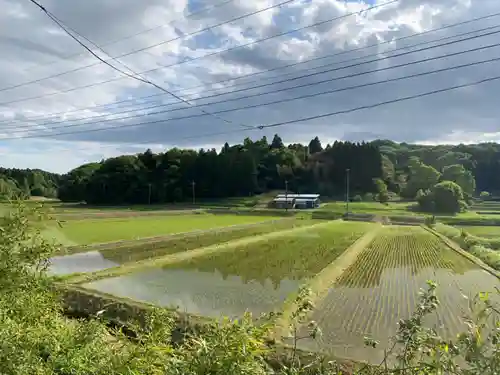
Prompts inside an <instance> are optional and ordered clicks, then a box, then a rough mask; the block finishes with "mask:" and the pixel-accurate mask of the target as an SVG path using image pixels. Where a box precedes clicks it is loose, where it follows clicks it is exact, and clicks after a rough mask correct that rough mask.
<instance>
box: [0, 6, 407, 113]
mask: <svg viewBox="0 0 500 375" xmlns="http://www.w3.org/2000/svg"><path fill="white" fill-rule="evenodd" d="M30 1H31V0H30ZM291 1H295V0H287V1H285V2H283V3H280V4H277V5H273V6H272V7H269V8H275V7H277V6H280V5H283V4H284V3H287V2H291ZM397 1H399V0H390V1H388V2H385V3H382V4H378V5H374V6H371V7H369V8H367V9H364V10H362V11H357V12H352V13H347V14H344V15H342V16H338V17H335V18H331V19H327V20H323V21H320V22H316V23H313V24H311V25H307V26H302V27H299V28H296V29H293V30H288V31H285V32H282V33H279V34H275V35H271V36H268V37H265V38H262V39H257V40H254V41H251V42H248V43H244V44H240V45H237V46H234V47H230V48H227V49H224V50H221V51H216V52H211V53H208V54H206V55H202V56H198V57H193V58H191V59H189V60H182V61H179V62H176V63H173V64H170V65H160V66H159V67H156V68H153V69H149V70H145V71H142V72H139V73H140V74H144V73H151V72H154V71H158V70H162V69H166V68H171V67H174V66H178V65H182V64H186V63H190V62H193V61H197V60H200V59H204V58H207V57H212V56H216V55H220V54H223V53H226V52H231V51H235V50H237V49H240V48H244V47H248V46H251V45H255V44H258V43H261V42H264V41H267V40H271V39H274V38H277V37H281V36H284V35H288V34H291V33H294V32H297V31H302V30H305V29H308V28H311V27H316V26H320V25H323V24H325V23H328V22H333V21H337V20H339V19H343V18H347V17H350V16H353V15H356V14H360V13H363V12H367V11H369V10H372V9H376V8H380V7H382V6H386V5H389V4H392V3H395V2H397ZM261 11H263V10H261ZM252 15H253V14H252ZM246 17H248V15H247V16H246ZM228 22H231V21H228ZM228 22H225V23H224V24H226V23H228ZM212 28H213V27H212ZM188 35H189V34H188ZM150 48H153V47H147V48H143V49H141V50H145V49H150ZM137 52H140V51H139V50H136V51H133V52H129V53H126V54H122V55H119V56H115V57H114V58H120V57H124V56H128V55H131V54H133V53H137ZM98 64H100V62H99V63H94V64H91V65H87V66H84V67H80V68H78V69H73V70H71V71H66V72H63V73H59V74H55V75H52V76H48V77H44V78H40V79H37V80H33V81H29V82H24V83H21V84H18V85H15V86H10V87H5V88H3V89H0V92H1V91H6V90H10V89H13V88H18V87H22V86H26V85H30V84H33V83H39V82H41V81H44V80H47V79H50V78H55V77H59V76H61V75H63V74H67V73H72V72H74V71H78V70H81V69H86V68H89V67H92V66H96V65H98ZM122 79H123V77H118V78H112V79H109V80H106V81H102V82H98V83H95V84H92V85H85V86H79V87H74V88H72V89H68V90H61V91H57V92H54V93H49V94H44V95H38V96H32V97H28V98H24V99H18V100H13V101H9V102H3V103H0V105H7V104H13V103H19V102H24V101H27V100H33V99H39V98H44V97H49V96H53V95H57V94H62V93H67V92H71V91H75V90H79V89H83V88H88V87H92V86H95V85H100V84H104V83H110V82H115V81H119V80H122Z"/></svg>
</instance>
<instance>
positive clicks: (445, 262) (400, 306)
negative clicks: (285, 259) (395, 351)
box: [304, 227, 500, 361]
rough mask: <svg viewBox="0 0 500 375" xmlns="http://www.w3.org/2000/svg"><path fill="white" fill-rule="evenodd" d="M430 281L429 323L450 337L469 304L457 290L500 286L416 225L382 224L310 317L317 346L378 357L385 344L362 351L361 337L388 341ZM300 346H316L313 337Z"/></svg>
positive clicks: (365, 357)
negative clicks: (319, 333)
mask: <svg viewBox="0 0 500 375" xmlns="http://www.w3.org/2000/svg"><path fill="white" fill-rule="evenodd" d="M428 279H431V280H435V281H436V282H437V283H438V285H440V288H439V289H438V296H439V297H440V299H441V302H442V303H441V305H440V307H439V308H438V310H437V312H436V313H435V314H433V315H432V316H430V317H429V318H428V319H427V323H428V324H430V325H433V326H435V327H436V328H437V329H438V331H440V332H441V333H442V334H444V335H445V336H448V337H450V336H453V335H455V334H456V333H457V332H458V331H460V330H461V329H463V326H462V325H463V322H462V320H461V317H462V316H463V314H464V313H465V308H466V307H467V302H466V301H465V300H464V299H463V297H462V296H461V291H460V290H461V289H462V290H463V291H464V293H466V294H467V293H469V292H472V291H474V292H477V291H478V290H479V291H488V290H492V289H493V288H494V287H495V286H498V285H500V283H499V281H498V279H497V278H495V277H493V276H492V275H491V274H488V273H486V272H485V271H484V270H482V269H480V268H478V267H477V265H475V264H474V263H472V262H470V261H469V260H468V259H466V258H464V257H463V256H461V255H460V254H458V253H456V252H454V251H453V250H451V249H449V248H448V247H446V246H445V245H444V244H443V243H441V241H440V240H439V239H438V238H437V237H436V236H434V235H432V234H431V233H429V232H426V231H425V230H424V229H422V228H420V227H387V228H384V229H383V230H382V232H381V234H380V235H379V236H378V237H377V238H375V239H374V240H373V241H372V243H371V244H370V245H369V246H367V248H366V249H365V250H364V251H363V252H362V253H361V254H360V255H359V257H358V258H357V260H356V261H355V262H354V263H353V264H352V265H351V266H350V267H349V268H348V269H347V270H346V271H345V272H344V273H343V274H342V276H341V277H340V278H339V279H338V280H337V281H336V283H335V284H334V285H333V287H332V288H331V291H330V293H329V294H328V295H327V296H326V297H325V299H324V300H323V301H321V303H320V304H319V305H318V308H317V309H316V310H315V311H314V312H313V314H312V315H311V319H313V320H315V321H317V322H318V323H319V324H320V326H321V328H322V329H323V332H324V338H323V341H322V342H320V344H319V348H320V349H322V350H327V351H328V350H331V351H333V353H334V354H335V355H341V356H347V357H348V358H351V359H355V360H356V359H357V360H369V361H370V360H374V361H377V360H380V359H381V356H383V348H382V347H381V348H380V349H379V350H371V351H370V350H369V349H364V345H363V341H364V337H365V336H371V337H374V338H375V339H377V340H380V341H381V342H387V341H388V339H389V338H390V337H392V336H393V335H394V334H395V333H396V330H397V325H396V322H397V321H398V320H399V319H401V318H407V317H409V316H410V314H411V313H412V312H413V311H414V309H415V306H416V303H417V302H418V301H417V298H418V291H419V289H420V288H422V287H425V282H426V281H427V280H428ZM443 324H444V325H445V326H446V327H448V328H447V329H444V328H443V327H442V325H443ZM304 348H305V349H318V347H317V344H316V343H314V342H312V341H311V342H305V343H304ZM346 348H347V349H346ZM349 348H351V349H349ZM357 356H359V357H357Z"/></svg>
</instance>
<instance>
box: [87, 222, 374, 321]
mask: <svg viewBox="0 0 500 375" xmlns="http://www.w3.org/2000/svg"><path fill="white" fill-rule="evenodd" d="M375 225H376V224H370V223H357V222H356V223H354V222H342V221H336V222H329V223H328V222H327V223H323V224H319V225H316V226H312V227H304V228H299V229H298V230H296V231H293V232H290V231H289V232H286V234H284V235H282V236H276V237H274V238H272V239H267V240H265V241H260V242H252V243H249V244H247V245H242V246H239V247H236V248H234V249H232V250H231V251H229V252H222V253H217V252H216V253H213V254H210V255H208V256H203V257H197V258H193V259H190V260H186V261H183V262H179V263H174V264H170V265H168V266H166V267H164V268H157V269H154V270H148V271H145V272H140V271H139V272H136V273H132V274H129V275H125V276H119V277H113V278H107V279H102V280H98V281H95V282H90V283H87V284H84V285H83V286H84V287H86V288H89V289H93V290H97V291H100V292H105V293H109V294H113V295H116V296H119V297H127V298H131V299H134V300H138V301H142V302H150V303H155V304H159V305H162V306H167V307H179V308H180V310H181V311H186V312H188V313H191V314H196V315H203V316H209V317H220V316H222V315H226V316H230V317H239V316H241V315H242V314H243V313H244V312H245V311H250V312H252V313H253V314H254V315H259V314H261V313H264V312H269V311H272V310H275V309H279V308H281V305H282V303H283V302H284V301H285V300H286V299H287V297H289V296H290V295H291V294H292V293H293V292H295V291H296V290H297V289H298V287H299V286H300V285H301V284H302V283H303V282H304V281H305V280H306V279H307V278H310V277H313V276H315V275H316V274H317V273H318V272H319V271H321V270H322V269H323V268H324V267H325V266H327V265H328V264H330V263H331V262H332V261H334V260H335V259H336V258H337V257H338V256H339V255H340V254H342V253H343V252H344V250H345V249H346V248H348V247H349V246H350V245H351V244H352V243H353V242H355V241H356V240H357V239H358V238H360V237H361V236H362V235H363V234H364V233H366V232H367V231H368V230H370V229H372V228H374V226H375Z"/></svg>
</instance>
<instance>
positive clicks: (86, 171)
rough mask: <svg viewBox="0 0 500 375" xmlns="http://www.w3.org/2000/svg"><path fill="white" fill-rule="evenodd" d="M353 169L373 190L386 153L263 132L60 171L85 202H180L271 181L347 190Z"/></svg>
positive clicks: (64, 194)
mask: <svg viewBox="0 0 500 375" xmlns="http://www.w3.org/2000/svg"><path fill="white" fill-rule="evenodd" d="M346 168H350V169H351V176H350V181H351V186H352V188H353V191H357V190H359V191H368V190H370V191H371V190H373V189H374V186H373V180H374V179H376V178H381V177H382V155H381V154H380V152H379V150H378V148H377V146H376V145H372V144H369V143H361V144H354V143H348V142H346V143H343V142H338V143H335V144H333V145H331V146H328V147H326V148H325V149H324V150H323V147H322V146H321V143H320V141H319V140H318V139H317V138H315V139H313V140H312V141H311V143H310V144H309V145H302V144H292V145H289V146H284V144H283V141H282V140H281V138H280V137H279V136H277V135H276V136H275V137H274V138H273V140H272V141H271V142H270V143H269V142H268V140H267V139H266V138H265V137H264V138H262V139H260V140H258V141H255V142H253V141H252V140H250V139H249V138H246V139H245V140H244V142H243V144H238V145H233V146H229V145H228V144H227V143H226V144H225V145H224V146H222V148H221V150H219V151H217V150H215V149H213V150H199V151H195V150H181V149H177V148H174V149H171V150H168V151H166V152H165V153H159V154H154V153H152V152H151V151H149V150H148V151H146V152H145V153H142V154H138V155H128V156H120V157H116V158H111V159H107V160H105V161H104V162H102V163H93V164H86V165H83V166H81V167H79V168H76V169H75V170H73V171H71V172H70V173H68V174H67V175H65V176H64V177H63V180H62V184H61V186H60V189H59V193H60V194H59V196H60V198H61V199H62V200H66V201H71V200H73V201H80V200H84V201H87V202H88V203H107V204H119V203H147V202H148V201H149V199H151V203H160V202H180V201H186V200H190V199H191V197H192V189H193V182H194V184H195V185H194V188H195V191H196V197H198V198H222V197H231V196H248V195H253V194H255V193H260V192H265V191H268V190H274V189H284V188H285V181H288V188H289V190H291V191H296V192H307V191H309V192H311V191H312V192H317V191H318V192H320V193H322V194H326V195H335V194H342V192H343V191H344V186H345V170H346Z"/></svg>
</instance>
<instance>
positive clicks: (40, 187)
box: [0, 168, 61, 200]
mask: <svg viewBox="0 0 500 375" xmlns="http://www.w3.org/2000/svg"><path fill="white" fill-rule="evenodd" d="M60 179H61V176H59V175H58V174H55V173H50V172H46V171H42V170H40V169H17V168H13V169H7V168H0V199H2V200H7V199H16V198H29V197H31V196H42V197H49V198H56V197H57V195H58V188H59V184H60Z"/></svg>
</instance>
